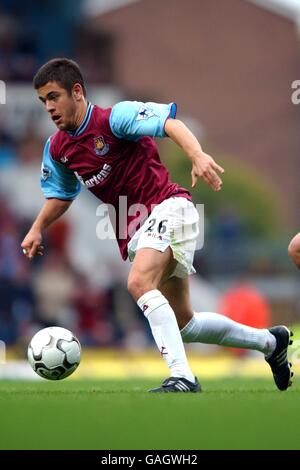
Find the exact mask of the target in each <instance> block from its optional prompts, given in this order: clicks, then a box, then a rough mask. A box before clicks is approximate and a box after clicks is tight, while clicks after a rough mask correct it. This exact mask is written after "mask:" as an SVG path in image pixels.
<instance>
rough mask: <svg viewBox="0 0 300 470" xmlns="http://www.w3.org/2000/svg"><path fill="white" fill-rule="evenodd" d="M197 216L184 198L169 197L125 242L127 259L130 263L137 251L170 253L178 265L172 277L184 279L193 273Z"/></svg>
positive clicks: (197, 232) (190, 203)
mask: <svg viewBox="0 0 300 470" xmlns="http://www.w3.org/2000/svg"><path fill="white" fill-rule="evenodd" d="M198 222H199V214H198V212H197V210H196V208H195V206H194V204H193V203H192V202H191V201H189V200H188V199H186V198H184V197H171V198H169V199H166V200H165V201H163V202H161V203H160V204H158V205H157V206H155V207H154V209H153V210H152V212H151V214H150V215H149V217H148V218H147V219H146V220H145V222H144V223H143V225H142V226H141V227H140V228H139V230H138V231H137V232H136V233H135V234H134V236H133V237H132V239H131V240H130V242H129V243H128V257H129V260H130V261H133V260H134V257H135V254H136V252H137V250H139V249H140V248H153V249H154V250H158V251H161V252H164V251H165V250H166V249H167V248H168V247H170V248H171V249H172V251H173V256H174V258H175V259H176V260H177V261H178V264H177V266H176V268H175V271H174V272H173V274H172V275H171V277H172V276H175V277H180V278H185V277H187V276H188V275H189V274H193V273H195V269H194V268H193V258H194V253H195V249H196V242H197V237H198V235H199V226H198Z"/></svg>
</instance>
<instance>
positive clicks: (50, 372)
mask: <svg viewBox="0 0 300 470" xmlns="http://www.w3.org/2000/svg"><path fill="white" fill-rule="evenodd" d="M80 357H81V346H80V343H79V341H78V339H77V338H76V336H74V335H73V333H71V331H69V330H66V329H65V328H60V327H58V326H51V327H49V328H44V329H43V330H40V331H38V332H37V333H36V334H35V335H34V337H33V338H32V340H31V341H30V343H29V346H28V361H29V364H30V365H31V367H32V368H33V370H34V372H36V373H37V374H38V375H40V376H41V377H43V378H44V379H49V380H61V379H65V378H66V377H68V376H69V375H71V374H72V373H73V372H74V370H75V369H77V367H78V365H79V362H80Z"/></svg>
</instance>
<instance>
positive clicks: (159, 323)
mask: <svg viewBox="0 0 300 470" xmlns="http://www.w3.org/2000/svg"><path fill="white" fill-rule="evenodd" d="M175 266H176V261H175V260H174V258H173V253H172V251H171V249H170V248H169V247H168V248H167V249H166V250H165V251H164V252H160V251H158V250H155V249H153V248H141V249H139V250H138V251H137V252H136V255H135V258H134V261H133V264H132V268H131V270H130V273H129V277H128V290H129V292H130V294H131V295H132V297H133V298H134V299H135V300H136V302H137V304H138V306H139V307H140V308H141V310H142V311H143V312H144V314H145V316H146V317H147V319H148V321H149V323H150V327H151V330H152V333H153V336H154V339H155V341H156V344H157V346H158V349H159V351H160V353H161V355H162V356H163V357H164V359H165V360H166V362H167V364H168V366H169V368H170V371H171V376H172V377H176V378H183V379H184V380H183V382H180V383H179V382H178V383H177V384H176V386H177V385H178V390H166V391H199V385H198V384H196V385H197V386H196V385H195V386H194V387H196V389H195V390H193V383H195V377H194V375H193V373H192V371H191V369H190V367H189V365H188V361H187V358H186V354H185V350H184V346H183V342H182V338H181V335H180V331H179V328H178V325H177V322H176V318H175V315H174V312H173V310H172V308H171V306H170V304H169V302H168V300H167V299H166V298H165V297H164V296H163V294H162V293H161V292H160V291H159V290H158V286H159V284H160V283H161V282H163V280H164V279H166V278H168V277H169V276H170V274H171V273H172V272H173V271H174V268H175ZM185 380H186V383H185ZM189 382H190V383H191V385H192V387H190V388H189ZM186 384H187V385H188V388H186ZM172 385H174V383H173V384H172ZM180 387H181V388H182V389H180ZM158 391H165V390H158Z"/></svg>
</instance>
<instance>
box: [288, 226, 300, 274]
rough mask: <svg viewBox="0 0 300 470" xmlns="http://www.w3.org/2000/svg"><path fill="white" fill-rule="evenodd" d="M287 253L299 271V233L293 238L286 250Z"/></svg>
mask: <svg viewBox="0 0 300 470" xmlns="http://www.w3.org/2000/svg"><path fill="white" fill-rule="evenodd" d="M288 253H289V255H290V257H291V258H292V260H293V261H294V263H295V265H296V266H297V268H299V269H300V233H297V235H295V236H294V238H293V239H292V240H291V242H290V244H289V248H288Z"/></svg>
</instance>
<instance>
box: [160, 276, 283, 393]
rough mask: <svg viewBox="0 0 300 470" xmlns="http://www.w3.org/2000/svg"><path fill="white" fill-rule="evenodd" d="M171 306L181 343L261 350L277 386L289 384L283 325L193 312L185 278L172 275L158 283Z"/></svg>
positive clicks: (280, 388)
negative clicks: (250, 323) (251, 324)
mask: <svg viewBox="0 0 300 470" xmlns="http://www.w3.org/2000/svg"><path fill="white" fill-rule="evenodd" d="M160 290H161V292H162V293H163V294H164V296H165V297H166V298H167V299H168V300H169V302H170V305H171V307H172V308H173V310H174V312H175V315H176V318H177V322H178V325H179V327H180V329H181V336H182V339H183V341H184V342H185V343H194V342H201V343H208V344H219V345H222V346H230V347H236V348H244V349H253V350H257V351H260V352H262V353H263V354H264V355H265V358H266V361H267V362H268V364H269V365H270V367H271V369H272V372H273V376H274V380H275V383H276V385H277V387H278V388H279V390H286V389H287V388H288V386H289V385H290V384H291V380H290V379H291V377H292V372H291V365H290V363H289V362H288V360H287V349H288V345H289V344H290V342H291V340H290V336H291V335H292V333H291V332H290V331H289V330H288V329H287V328H286V327H285V326H276V327H273V328H270V329H269V330H268V329H257V328H252V327H249V326H247V325H243V324H241V323H237V322H235V321H233V320H231V319H230V318H228V317H226V316H224V315H220V314H218V313H212V312H202V313H194V312H192V307H191V304H190V300H189V284H188V279H179V278H175V277H172V278H170V279H169V280H168V281H167V282H166V283H164V284H163V285H162V286H161V287H160Z"/></svg>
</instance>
